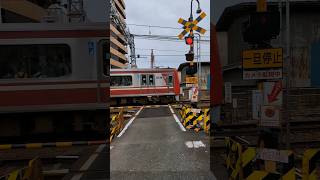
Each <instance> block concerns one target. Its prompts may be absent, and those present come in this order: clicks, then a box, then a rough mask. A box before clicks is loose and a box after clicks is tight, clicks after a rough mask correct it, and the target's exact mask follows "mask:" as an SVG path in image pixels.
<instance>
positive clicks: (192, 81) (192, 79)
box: [186, 77, 198, 84]
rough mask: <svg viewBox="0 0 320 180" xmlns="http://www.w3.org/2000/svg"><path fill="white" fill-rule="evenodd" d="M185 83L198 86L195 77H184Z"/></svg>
mask: <svg viewBox="0 0 320 180" xmlns="http://www.w3.org/2000/svg"><path fill="white" fill-rule="evenodd" d="M186 83H187V84H198V78H197V77H186Z"/></svg>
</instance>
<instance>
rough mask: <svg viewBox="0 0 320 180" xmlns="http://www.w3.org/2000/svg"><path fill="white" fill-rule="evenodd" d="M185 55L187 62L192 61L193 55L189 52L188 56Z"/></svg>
mask: <svg viewBox="0 0 320 180" xmlns="http://www.w3.org/2000/svg"><path fill="white" fill-rule="evenodd" d="M185 55H186V60H187V61H193V60H194V54H193V53H191V52H189V53H188V54H185Z"/></svg>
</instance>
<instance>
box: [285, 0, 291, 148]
mask: <svg viewBox="0 0 320 180" xmlns="http://www.w3.org/2000/svg"><path fill="white" fill-rule="evenodd" d="M286 41H287V42H286V63H285V65H286V73H287V76H286V96H287V98H286V106H285V107H286V111H285V112H286V147H287V149H289V148H290V138H289V135H290V127H289V125H290V124H289V121H290V111H289V100H288V99H289V94H290V85H291V83H290V75H291V68H290V66H291V63H290V59H291V58H290V2H289V0H286Z"/></svg>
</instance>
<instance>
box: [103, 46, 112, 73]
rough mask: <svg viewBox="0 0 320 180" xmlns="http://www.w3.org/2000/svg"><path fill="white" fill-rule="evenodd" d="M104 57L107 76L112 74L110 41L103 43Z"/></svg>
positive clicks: (104, 68) (104, 70)
mask: <svg viewBox="0 0 320 180" xmlns="http://www.w3.org/2000/svg"><path fill="white" fill-rule="evenodd" d="M102 53H103V54H102V58H103V73H104V75H106V76H109V75H110V45H109V41H106V42H103V44H102Z"/></svg>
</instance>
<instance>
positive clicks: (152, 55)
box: [151, 49, 154, 69]
mask: <svg viewBox="0 0 320 180" xmlns="http://www.w3.org/2000/svg"><path fill="white" fill-rule="evenodd" d="M153 67H154V54H153V49H151V69H153Z"/></svg>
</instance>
